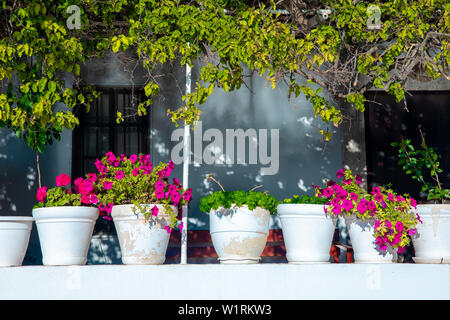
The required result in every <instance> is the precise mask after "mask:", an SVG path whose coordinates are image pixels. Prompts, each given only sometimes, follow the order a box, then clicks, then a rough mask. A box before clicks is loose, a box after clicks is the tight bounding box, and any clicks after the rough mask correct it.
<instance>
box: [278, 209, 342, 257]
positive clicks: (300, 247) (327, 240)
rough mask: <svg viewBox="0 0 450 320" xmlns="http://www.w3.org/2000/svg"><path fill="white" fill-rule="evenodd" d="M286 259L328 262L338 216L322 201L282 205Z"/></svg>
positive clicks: (280, 214) (281, 213)
mask: <svg viewBox="0 0 450 320" xmlns="http://www.w3.org/2000/svg"><path fill="white" fill-rule="evenodd" d="M277 211H278V216H279V217H280V221H281V229H282V231H283V239H284V244H285V246H286V258H287V260H288V262H289V263H328V262H329V260H330V248H331V243H332V240H333V235H334V230H335V228H336V221H337V218H334V217H331V216H330V215H326V214H325V212H324V210H323V205H320V204H279V205H278V207H277Z"/></svg>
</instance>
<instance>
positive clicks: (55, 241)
mask: <svg viewBox="0 0 450 320" xmlns="http://www.w3.org/2000/svg"><path fill="white" fill-rule="evenodd" d="M94 179H95V176H90V177H89V178H86V179H83V178H81V177H80V178H77V179H76V180H75V181H74V182H73V183H72V179H71V178H70V177H69V176H68V175H67V174H61V175H59V176H57V177H56V186H55V187H53V188H50V189H48V188H47V187H45V186H44V187H40V188H39V189H38V190H37V194H36V199H37V201H38V203H37V204H36V205H35V206H34V208H33V218H34V220H35V221H36V226H37V231H38V235H39V243H40V245H41V251H42V262H43V264H44V265H83V264H85V263H86V260H87V252H88V249H89V244H90V240H91V237H92V232H93V230H94V225H95V221H96V220H97V218H98V215H99V210H98V209H97V208H96V207H95V205H96V204H97V203H98V198H97V196H96V195H95V191H94V187H93V182H94V181H93V180H94Z"/></svg>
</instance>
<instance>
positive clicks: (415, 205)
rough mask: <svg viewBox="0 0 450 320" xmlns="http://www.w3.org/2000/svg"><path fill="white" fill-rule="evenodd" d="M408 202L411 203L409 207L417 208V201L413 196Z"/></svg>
mask: <svg viewBox="0 0 450 320" xmlns="http://www.w3.org/2000/svg"><path fill="white" fill-rule="evenodd" d="M410 203H411V207H413V208H414V209H417V201H416V199H414V198H411V199H410Z"/></svg>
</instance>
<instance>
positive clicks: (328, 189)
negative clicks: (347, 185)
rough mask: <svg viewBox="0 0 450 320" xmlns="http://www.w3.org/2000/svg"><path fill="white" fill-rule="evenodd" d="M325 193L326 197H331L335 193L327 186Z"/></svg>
mask: <svg viewBox="0 0 450 320" xmlns="http://www.w3.org/2000/svg"><path fill="white" fill-rule="evenodd" d="M323 195H324V197H325V198H329V197H331V196H332V195H333V191H332V189H331V188H326V189H325V190H323Z"/></svg>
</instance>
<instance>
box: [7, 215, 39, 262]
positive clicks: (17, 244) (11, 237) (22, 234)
mask: <svg viewBox="0 0 450 320" xmlns="http://www.w3.org/2000/svg"><path fill="white" fill-rule="evenodd" d="M32 226H33V218H32V217H21V216H3V217H0V267H8V266H11V267H13V266H21V265H22V262H23V258H24V257H25V253H26V251H27V248H28V242H29V240H30V233H31V228H32Z"/></svg>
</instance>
